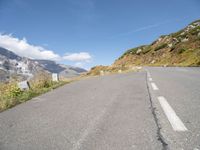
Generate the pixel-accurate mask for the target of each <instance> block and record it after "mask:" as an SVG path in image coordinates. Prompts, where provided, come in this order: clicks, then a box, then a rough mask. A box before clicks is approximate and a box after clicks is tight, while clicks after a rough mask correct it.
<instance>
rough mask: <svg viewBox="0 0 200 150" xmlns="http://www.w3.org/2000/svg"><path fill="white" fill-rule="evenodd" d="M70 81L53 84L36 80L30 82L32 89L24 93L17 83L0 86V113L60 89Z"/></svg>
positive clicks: (47, 80)
mask: <svg viewBox="0 0 200 150" xmlns="http://www.w3.org/2000/svg"><path fill="white" fill-rule="evenodd" d="M69 82H70V81H59V82H53V81H51V80H49V78H44V79H41V78H40V79H39V80H34V81H31V82H30V85H31V88H30V89H29V90H25V91H22V90H20V89H19V88H18V86H17V83H16V82H12V83H7V84H2V83H1V84H0V112H1V111H3V110H6V109H8V108H11V107H13V106H15V105H17V104H20V103H23V102H25V101H28V100H30V99H32V98H33V97H36V96H39V95H41V94H44V93H46V92H48V91H51V90H53V89H55V88H58V87H60V86H62V85H64V84H66V83H69Z"/></svg>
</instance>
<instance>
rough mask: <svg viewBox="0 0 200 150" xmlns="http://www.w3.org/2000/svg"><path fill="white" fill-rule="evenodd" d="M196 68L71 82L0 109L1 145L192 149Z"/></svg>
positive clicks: (198, 135) (196, 123)
mask: <svg viewBox="0 0 200 150" xmlns="http://www.w3.org/2000/svg"><path fill="white" fill-rule="evenodd" d="M199 87H200V69H199V68H153V67H148V68H144V69H143V70H142V71H140V72H138V73H127V74H116V75H109V76H100V77H94V78H90V79H85V80H81V81H77V82H73V83H70V84H68V85H65V86H63V87H61V88H58V89H56V90H54V91H51V92H49V93H46V94H44V95H42V96H39V97H37V98H34V99H32V100H30V101H28V102H26V103H23V104H21V105H18V106H16V107H14V108H12V109H9V110H7V111H4V112H2V113H0V150H162V149H163V150H165V149H166V150H167V149H172V150H179V149H180V150H182V149H183V150H190V149H191V150H198V149H200V117H199V114H200V89H199Z"/></svg>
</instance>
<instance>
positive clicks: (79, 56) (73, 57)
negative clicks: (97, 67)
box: [63, 52, 92, 62]
mask: <svg viewBox="0 0 200 150" xmlns="http://www.w3.org/2000/svg"><path fill="white" fill-rule="evenodd" d="M63 59H64V60H68V61H79V62H80V61H85V62H90V61H91V59H92V56H91V55H90V54H89V53H87V52H80V53H72V54H66V55H65V56H64V57H63Z"/></svg>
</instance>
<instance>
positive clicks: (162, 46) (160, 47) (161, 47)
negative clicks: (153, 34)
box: [154, 43, 167, 51]
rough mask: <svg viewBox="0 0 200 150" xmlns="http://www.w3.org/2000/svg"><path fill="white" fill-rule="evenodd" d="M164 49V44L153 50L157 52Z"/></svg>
mask: <svg viewBox="0 0 200 150" xmlns="http://www.w3.org/2000/svg"><path fill="white" fill-rule="evenodd" d="M165 47H167V44H166V43H164V44H162V45H159V46H157V47H156V48H155V49H154V51H158V50H160V49H163V48H165Z"/></svg>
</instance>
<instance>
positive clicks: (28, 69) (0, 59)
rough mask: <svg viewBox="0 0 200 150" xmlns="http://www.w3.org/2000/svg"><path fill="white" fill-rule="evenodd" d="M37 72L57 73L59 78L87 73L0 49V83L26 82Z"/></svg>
mask: <svg viewBox="0 0 200 150" xmlns="http://www.w3.org/2000/svg"><path fill="white" fill-rule="evenodd" d="M39 72H46V73H58V74H59V75H60V76H61V77H74V76H78V75H80V74H81V73H84V72H87V70H85V69H83V68H78V67H73V66H68V65H62V64H58V63H56V62H54V61H51V60H36V59H30V58H26V57H21V56H18V55H17V54H15V53H13V52H11V51H9V50H7V49H5V48H2V47H0V81H7V80H10V79H15V78H16V79H18V80H26V79H29V78H31V77H33V76H34V75H36V74H37V73H39Z"/></svg>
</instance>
